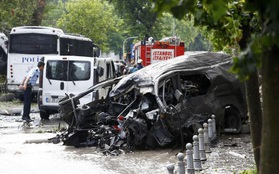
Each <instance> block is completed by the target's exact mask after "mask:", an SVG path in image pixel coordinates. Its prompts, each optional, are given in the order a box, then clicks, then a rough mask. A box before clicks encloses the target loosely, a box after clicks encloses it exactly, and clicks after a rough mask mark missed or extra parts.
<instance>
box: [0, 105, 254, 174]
mask: <svg viewBox="0 0 279 174" xmlns="http://www.w3.org/2000/svg"><path fill="white" fill-rule="evenodd" d="M0 105H1V107H0V108H1V112H0V114H1V115H0V162H1V165H0V171H1V173H5V174H8V173H10V174H18V173H23V174H25V173H26V174H27V173H40V174H44V173H58V172H60V173H61V172H63V173H68V174H72V173H73V174H74V173H83V174H87V173H88V174H89V173H90V174H92V173H98V174H139V173H143V174H149V173H150V174H151V173H152V174H157V173H158V174H159V173H160V174H162V173H166V174H167V173H168V171H167V168H166V166H167V165H168V164H174V165H175V170H177V162H178V160H177V154H178V153H179V152H180V149H176V150H171V149H158V150H152V151H151V150H149V151H135V152H131V153H126V154H124V153H123V154H120V155H119V156H105V155H103V154H102V153H100V152H98V151H97V149H96V148H94V147H87V148H74V147H66V146H64V145H63V143H62V142H60V143H58V144H53V143H49V142H48V139H49V138H52V137H55V136H56V135H57V134H59V131H61V130H63V128H67V124H65V123H64V122H61V121H60V119H59V115H53V116H52V117H51V119H50V121H41V120H40V118H39V114H38V109H37V108H36V105H35V104H34V105H32V114H31V118H33V119H34V120H35V121H34V122H33V123H32V125H31V126H30V127H24V126H22V125H23V123H22V122H19V120H21V119H20V118H21V116H20V113H21V105H20V103H17V104H16V105H12V104H10V106H6V105H7V103H3V102H0ZM13 111H14V112H13ZM218 140H219V141H218V143H217V144H216V146H214V147H211V151H212V153H210V154H207V160H206V161H205V162H203V163H202V168H203V170H202V171H200V172H196V173H204V174H229V173H239V172H240V171H243V170H245V169H251V168H254V167H255V164H254V160H253V151H252V144H251V137H250V135H249V134H240V135H222V136H221V137H219V138H218ZM183 153H184V155H185V152H183Z"/></svg>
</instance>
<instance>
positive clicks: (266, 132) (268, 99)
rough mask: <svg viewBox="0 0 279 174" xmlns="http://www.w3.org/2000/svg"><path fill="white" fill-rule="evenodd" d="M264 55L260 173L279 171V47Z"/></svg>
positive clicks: (266, 173)
mask: <svg viewBox="0 0 279 174" xmlns="http://www.w3.org/2000/svg"><path fill="white" fill-rule="evenodd" d="M263 55H264V57H263V58H262V62H263V124H262V126H263V127H262V128H263V129H262V146H261V162H260V172H259V173H260V174H269V173H277V172H278V162H279V126H278V123H279V103H278V101H279V91H278V89H279V58H278V55H279V49H278V47H275V46H274V47H273V48H271V49H270V50H268V52H267V53H266V54H263ZM276 171H277V172H276Z"/></svg>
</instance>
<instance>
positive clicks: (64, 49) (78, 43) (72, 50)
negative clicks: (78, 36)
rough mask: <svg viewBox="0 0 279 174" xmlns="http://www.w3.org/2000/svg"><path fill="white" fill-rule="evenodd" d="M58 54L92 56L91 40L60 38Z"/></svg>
mask: <svg viewBox="0 0 279 174" xmlns="http://www.w3.org/2000/svg"><path fill="white" fill-rule="evenodd" d="M60 54H61V55H75V56H87V57H93V49H92V42H90V41H84V40H73V39H69V38H60Z"/></svg>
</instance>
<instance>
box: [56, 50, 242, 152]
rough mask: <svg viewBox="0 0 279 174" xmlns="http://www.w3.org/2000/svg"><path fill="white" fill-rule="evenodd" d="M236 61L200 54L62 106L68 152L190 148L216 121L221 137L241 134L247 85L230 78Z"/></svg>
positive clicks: (107, 83)
mask: <svg viewBox="0 0 279 174" xmlns="http://www.w3.org/2000/svg"><path fill="white" fill-rule="evenodd" d="M231 65H232V58H231V56H229V55H226V54H223V53H210V52H203V53H200V52H194V53H187V54H185V55H183V56H180V57H177V58H175V59H170V60H167V61H164V62H160V63H156V64H152V65H149V66H147V67H145V68H143V69H141V70H139V71H137V72H134V73H132V74H129V75H126V76H120V77H118V78H115V79H110V80H108V81H104V82H103V83H100V84H98V85H95V86H93V87H92V88H90V89H88V90H87V91H84V92H82V93H80V94H78V95H76V96H66V97H65V98H63V99H62V100H61V101H60V102H59V106H60V108H59V109H60V116H61V117H62V119H63V120H64V121H66V122H67V123H68V124H69V127H68V129H67V131H66V132H65V133H64V134H63V136H62V140H63V142H64V145H67V146H75V147H82V146H97V147H99V149H102V150H103V151H105V152H109V153H111V152H113V151H114V150H116V149H121V148H123V149H129V150H133V149H155V148H158V147H177V146H178V145H182V147H183V146H185V144H186V143H187V142H192V136H193V135H194V134H196V132H197V130H198V128H199V127H201V125H202V124H203V123H205V122H206V121H207V120H208V119H209V118H210V116H211V115H213V114H214V115H215V117H216V127H217V130H218V132H219V133H222V132H226V131H230V133H240V131H241V127H242V124H243V123H244V122H245V121H246V120H247V108H246V102H245V95H244V88H243V84H241V82H240V81H239V80H237V78H236V77H235V75H234V74H232V73H231V72H229V71H228V70H229V68H230V67H231ZM102 88H106V89H109V90H110V92H109V95H107V97H105V98H101V99H99V100H95V101H92V102H89V103H88V104H86V105H83V106H79V107H78V106H77V103H78V101H79V100H80V99H81V98H82V97H83V96H85V95H87V94H89V93H91V92H96V91H98V90H100V89H102Z"/></svg>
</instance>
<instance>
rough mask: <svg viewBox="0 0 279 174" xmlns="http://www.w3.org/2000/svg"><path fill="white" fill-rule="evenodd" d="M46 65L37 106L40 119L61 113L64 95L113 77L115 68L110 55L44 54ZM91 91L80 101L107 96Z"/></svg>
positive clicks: (104, 92)
mask: <svg viewBox="0 0 279 174" xmlns="http://www.w3.org/2000/svg"><path fill="white" fill-rule="evenodd" d="M44 62H45V68H44V70H43V73H42V74H41V77H40V80H39V91H38V105H39V110H40V117H41V119H49V115H50V114H54V113H58V108H59V105H58V102H59V100H61V99H62V98H64V97H65V94H67V95H70V94H74V95H77V94H79V93H81V92H83V91H85V90H87V89H88V88H89V87H91V86H93V85H96V84H98V83H99V82H102V81H104V80H106V79H109V78H114V77H115V75H116V73H115V68H114V63H113V60H112V59H110V58H92V57H81V56H45V57H44ZM98 95H99V96H97V95H96V94H95V95H94V93H90V94H88V95H87V96H85V97H83V98H82V99H81V100H80V104H81V105H82V104H86V103H89V102H91V101H92V100H94V98H99V97H101V96H102V95H106V91H102V94H100V93H99V94H98Z"/></svg>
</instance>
